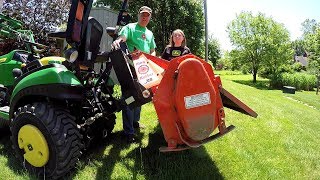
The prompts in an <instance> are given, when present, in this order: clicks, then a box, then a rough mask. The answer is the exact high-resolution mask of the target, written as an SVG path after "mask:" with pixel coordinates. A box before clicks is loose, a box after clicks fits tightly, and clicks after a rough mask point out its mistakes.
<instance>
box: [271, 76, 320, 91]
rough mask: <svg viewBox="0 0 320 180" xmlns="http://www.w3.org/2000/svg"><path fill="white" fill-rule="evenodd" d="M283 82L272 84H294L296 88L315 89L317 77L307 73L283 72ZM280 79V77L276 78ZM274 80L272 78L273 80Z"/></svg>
mask: <svg viewBox="0 0 320 180" xmlns="http://www.w3.org/2000/svg"><path fill="white" fill-rule="evenodd" d="M280 79H281V82H273V83H272V84H277V83H278V84H281V86H294V87H295V88H296V90H306V91H309V90H313V88H314V87H316V82H317V78H316V76H314V75H311V74H307V73H293V74H290V73H282V74H281V78H280ZM276 80H277V81H279V79H276ZM271 81H272V80H271Z"/></svg>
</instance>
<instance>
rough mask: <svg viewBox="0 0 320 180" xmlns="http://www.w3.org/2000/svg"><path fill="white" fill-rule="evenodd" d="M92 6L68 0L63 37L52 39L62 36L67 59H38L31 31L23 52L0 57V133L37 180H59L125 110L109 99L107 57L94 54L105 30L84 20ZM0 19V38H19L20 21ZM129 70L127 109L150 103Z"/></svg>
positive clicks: (88, 1)
mask: <svg viewBox="0 0 320 180" xmlns="http://www.w3.org/2000/svg"><path fill="white" fill-rule="evenodd" d="M92 3H93V0H72V3H71V8H70V12H69V19H68V24H67V30H66V32H59V33H52V34H51V36H52V37H56V38H65V39H66V41H67V43H68V46H69V49H68V50H67V51H66V52H65V55H66V59H65V58H62V57H45V58H39V57H38V56H37V54H38V53H40V52H41V51H42V50H38V49H37V48H42V49H46V46H44V45H41V44H38V43H35V42H34V40H33V38H31V34H29V35H30V36H28V37H29V39H28V37H27V36H24V37H27V40H25V39H23V40H22V41H21V43H25V44H26V45H27V46H28V50H27V51H22V50H13V51H11V52H10V53H8V54H6V55H3V56H0V129H1V128H10V132H11V137H10V138H11V142H12V147H13V150H14V154H15V155H16V157H17V158H18V159H19V160H20V162H21V163H22V164H23V166H24V167H25V168H26V169H28V170H29V171H31V172H34V173H35V174H36V175H37V176H39V177H41V176H45V177H47V178H53V179H57V178H60V177H62V176H63V175H65V174H66V173H68V172H69V171H70V169H72V168H74V167H75V164H76V162H77V161H78V158H79V157H80V155H81V152H82V151H83V150H85V149H86V148H87V147H89V146H90V144H92V142H95V141H97V140H99V139H101V138H106V137H108V135H110V133H111V132H112V130H113V129H114V126H115V120H116V116H115V112H118V111H120V110H121V108H122V107H123V106H124V105H125V101H124V99H115V98H114V97H113V88H114V85H113V82H112V80H111V79H110V78H109V75H110V72H111V69H112V67H113V64H112V63H111V61H110V58H109V55H108V53H103V54H99V49H100V48H99V44H100V40H101V37H102V34H103V28H102V26H101V24H100V23H99V22H98V21H97V20H95V19H94V18H91V17H89V13H90V10H91V6H92ZM0 21H1V26H0V30H1V36H0V37H5V36H6V37H8V36H16V37H21V36H22V35H25V33H24V32H23V31H22V30H21V27H22V23H21V22H19V21H16V20H13V19H11V18H9V17H7V16H5V15H1V16H0ZM34 47H36V48H34ZM119 55H120V58H121V59H122V60H123V62H120V63H126V61H125V59H124V56H123V55H122V54H121V51H119ZM97 61H99V62H103V64H104V67H102V68H101V69H100V71H99V72H95V71H94V63H95V62H97ZM119 65H120V64H119ZM129 71H130V69H126V70H125V72H127V73H126V74H125V75H124V76H127V77H123V78H119V81H121V79H123V80H124V79H125V81H126V82H125V84H126V85H124V86H123V87H122V92H123V97H135V99H136V101H135V103H131V106H135V105H142V104H144V103H146V102H149V101H150V100H151V97H149V98H145V97H142V95H141V94H142V93H141V91H143V90H145V89H143V88H142V87H140V86H139V85H138V83H137V82H136V81H135V80H134V79H133V77H132V74H131V73H130V72H129ZM128 80H129V81H128Z"/></svg>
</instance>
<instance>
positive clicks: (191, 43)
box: [95, 0, 204, 57]
mask: <svg viewBox="0 0 320 180" xmlns="http://www.w3.org/2000/svg"><path fill="white" fill-rule="evenodd" d="M95 5H96V6H110V8H111V9H113V10H116V11H118V10H119V9H120V6H121V2H120V1H114V0H97V2H96V4H95ZM143 5H146V6H149V7H151V8H152V10H153V13H152V21H150V24H149V25H148V28H150V29H151V30H152V32H153V33H154V36H155V39H156V43H157V49H156V50H157V52H158V53H162V51H163V49H164V48H165V46H166V45H167V44H168V42H169V37H170V34H171V32H172V31H173V30H175V29H182V30H183V31H184V33H185V35H186V38H187V46H188V47H189V48H190V50H191V52H192V53H193V54H196V55H198V56H200V57H203V56H204V16H203V8H202V1H201V0H187V1H185V0H154V1H149V0H134V1H130V3H129V7H128V11H129V12H130V14H131V16H132V20H131V22H135V21H137V13H138V12H137V11H138V9H139V8H140V7H141V6H143Z"/></svg>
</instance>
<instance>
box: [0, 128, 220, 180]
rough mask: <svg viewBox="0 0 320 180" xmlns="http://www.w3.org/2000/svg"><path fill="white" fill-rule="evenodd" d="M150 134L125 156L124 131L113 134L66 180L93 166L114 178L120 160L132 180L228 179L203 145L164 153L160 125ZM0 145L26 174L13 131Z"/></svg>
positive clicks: (100, 176)
mask: <svg viewBox="0 0 320 180" xmlns="http://www.w3.org/2000/svg"><path fill="white" fill-rule="evenodd" d="M148 137H149V143H148V146H147V147H142V144H141V143H139V142H138V143H137V144H136V147H135V148H133V149H132V150H131V151H130V152H129V153H127V154H126V155H123V154H121V152H122V150H124V149H128V148H132V147H130V145H129V144H127V143H126V141H125V140H124V139H123V138H122V137H121V132H116V133H113V134H112V135H111V136H110V137H109V138H108V139H106V140H104V141H100V142H99V143H96V144H95V145H93V146H91V147H90V148H89V149H88V150H87V151H86V152H85V153H84V154H83V155H82V156H81V158H80V161H79V163H78V164H77V166H76V168H75V169H74V170H72V171H71V172H70V173H69V174H68V175H66V176H64V178H63V179H75V176H76V175H77V174H79V173H80V172H81V171H83V170H84V169H85V167H87V166H90V165H92V166H93V167H94V168H97V173H96V177H95V179H112V173H113V171H114V168H115V165H116V164H117V163H118V162H120V163H121V165H123V166H124V167H125V169H126V170H127V171H130V172H131V174H132V177H128V178H130V179H138V177H139V178H141V176H144V177H145V179H150V180H151V179H152V180H154V179H190V178H192V179H193V178H201V179H224V178H223V176H222V175H221V174H220V173H219V170H218V168H217V167H216V165H215V163H214V162H213V161H212V159H211V157H210V156H209V154H208V153H207V152H206V150H205V149H204V148H203V147H199V148H196V149H190V150H185V151H181V152H171V153H160V152H159V147H160V146H165V145H166V141H165V139H164V137H163V134H162V130H161V128H160V126H157V127H156V128H155V129H154V131H153V133H151V134H148ZM142 138H143V134H142V133H139V135H138V139H142ZM0 144H3V145H4V146H0V155H3V156H5V157H8V166H9V167H10V169H12V170H13V171H14V172H16V173H17V174H23V172H24V169H23V167H22V165H20V164H19V162H18V161H17V160H16V158H15V157H14V155H13V153H12V151H11V142H10V137H9V134H7V135H4V136H3V135H2V132H1V131H0ZM110 147H111V148H110ZM106 148H110V149H109V153H108V154H105V151H106ZM123 159H130V161H122V160H123ZM131 160H132V161H131ZM131 162H133V164H132V163H131ZM95 163H96V164H95ZM34 177H35V176H33V175H32V174H30V177H29V178H30V179H36V178H34ZM120 177H121V176H120ZM122 177H123V176H122Z"/></svg>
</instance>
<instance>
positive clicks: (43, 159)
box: [10, 103, 83, 179]
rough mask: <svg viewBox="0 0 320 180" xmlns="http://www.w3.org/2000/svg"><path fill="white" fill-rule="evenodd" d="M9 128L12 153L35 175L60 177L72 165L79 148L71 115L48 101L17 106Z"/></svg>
mask: <svg viewBox="0 0 320 180" xmlns="http://www.w3.org/2000/svg"><path fill="white" fill-rule="evenodd" d="M10 131H11V141H12V144H13V145H12V147H13V150H14V153H15V155H16V157H17V158H18V159H19V160H20V161H21V162H22V164H23V166H24V167H25V168H26V169H27V170H29V171H30V172H31V173H35V174H36V175H37V176H38V177H45V178H49V179H58V178H60V177H62V176H63V175H65V174H66V173H68V172H69V171H70V170H71V169H72V168H74V167H75V165H76V162H77V161H78V158H79V157H80V155H81V150H82V148H83V145H82V144H81V139H82V136H81V134H80V132H79V130H78V128H77V124H76V123H75V117H74V116H72V115H71V114H70V113H69V112H68V111H67V110H66V109H64V108H62V107H57V106H54V105H51V104H48V103H34V104H28V105H25V106H23V107H19V108H18V109H17V110H16V111H15V113H14V117H13V119H12V121H11V124H10ZM35 137H36V138H35ZM34 139H36V140H34ZM27 141H28V142H29V143H28V142H27ZM23 143H24V144H23ZM26 144H27V145H26ZM19 146H20V147H19ZM28 153H29V154H28ZM32 153H33V154H32ZM45 155H46V156H45ZM39 157H40V160H38V159H39ZM37 158H38V159H37Z"/></svg>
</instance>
